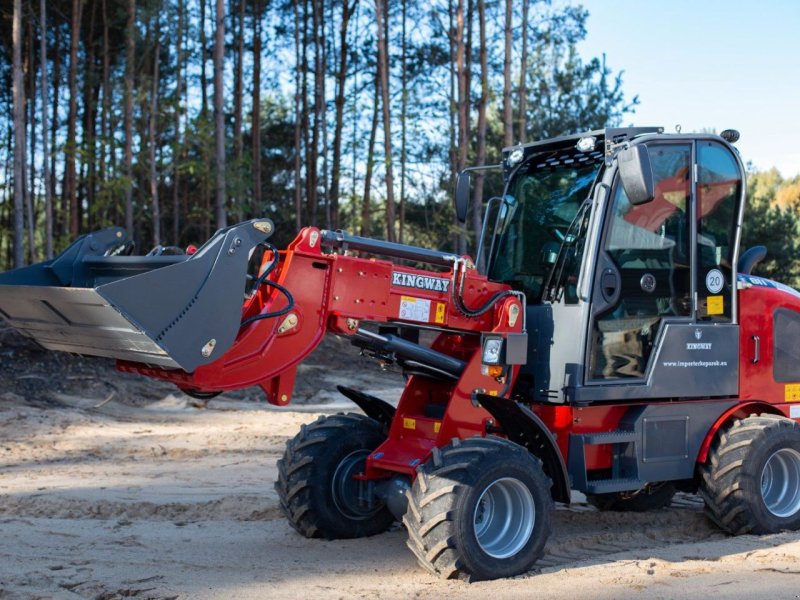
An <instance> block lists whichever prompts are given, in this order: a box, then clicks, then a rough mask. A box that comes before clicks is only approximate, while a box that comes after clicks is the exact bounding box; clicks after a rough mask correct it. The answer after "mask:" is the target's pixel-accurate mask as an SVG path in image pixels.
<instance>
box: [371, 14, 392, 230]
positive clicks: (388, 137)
mask: <svg viewBox="0 0 800 600" xmlns="http://www.w3.org/2000/svg"><path fill="white" fill-rule="evenodd" d="M384 9H385V4H384V0H375V20H376V21H377V27H378V74H379V76H380V84H381V107H382V109H383V145H384V163H385V168H386V234H387V238H388V240H389V241H390V242H394V241H395V240H396V236H395V230H394V225H395V223H394V221H395V216H394V178H393V176H392V113H391V107H390V105H389V58H388V49H387V40H386V35H385V33H384V20H385V19H386V18H387V14H386V12H385V10H384ZM386 24H387V25H388V22H387V23H386Z"/></svg>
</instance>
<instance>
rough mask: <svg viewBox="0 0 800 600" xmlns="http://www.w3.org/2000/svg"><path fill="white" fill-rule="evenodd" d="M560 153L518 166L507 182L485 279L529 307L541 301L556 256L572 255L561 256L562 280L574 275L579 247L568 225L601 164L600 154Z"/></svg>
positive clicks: (575, 229)
mask: <svg viewBox="0 0 800 600" xmlns="http://www.w3.org/2000/svg"><path fill="white" fill-rule="evenodd" d="M559 154H561V156H558V157H557V159H555V160H554V159H553V158H549V157H548V156H541V155H535V156H533V157H531V159H529V160H528V162H527V164H528V167H527V169H526V168H525V167H522V169H521V170H520V171H518V172H517V174H516V175H515V176H514V179H513V180H512V181H511V184H510V185H509V189H508V194H507V196H506V198H505V202H504V203H503V204H502V206H501V208H500V212H499V214H498V217H497V228H496V236H495V240H494V243H493V244H492V247H491V256H490V262H489V268H488V270H487V272H488V276H489V279H490V280H492V281H500V282H503V283H507V284H509V285H511V286H512V287H513V288H515V289H518V290H522V291H523V292H525V295H526V296H527V298H528V302H541V300H542V296H543V294H544V291H545V290H544V289H543V288H544V286H545V283H546V282H547V279H548V275H549V274H550V271H551V270H553V269H554V265H555V264H556V261H557V260H561V259H560V258H559V252H560V251H562V252H563V251H567V250H568V251H569V252H570V254H571V257H570V258H568V259H567V258H563V257H562V258H563V260H567V261H568V262H567V264H565V265H564V268H565V270H566V273H565V275H566V276H567V277H569V276H570V271H571V270H574V272H575V273H577V268H578V265H577V264H576V263H578V262H579V260H580V256H579V254H580V249H581V248H582V246H583V242H582V240H581V239H576V233H577V228H576V227H574V226H573V227H572V229H570V226H571V225H573V220H575V217H576V215H577V213H578V209H579V208H580V206H581V204H582V203H583V201H584V200H585V199H586V198H587V197H588V196H589V194H590V192H591V190H592V186H593V184H594V181H595V178H596V176H597V173H598V171H599V170H600V167H601V165H602V158H601V156H599V154H597V155H595V154H594V153H593V154H592V155H591V156H589V155H580V154H579V155H577V157H576V156H571V157H570V156H569V155H567V156H564V155H563V154H564V153H563V151H562V152H561V153H559ZM548 158H549V160H548ZM576 158H578V160H580V159H583V162H580V163H579V162H578V161H577V160H575V159H576ZM587 159H588V160H587ZM580 237H581V236H577V238H580ZM562 246H563V248H562ZM559 270H561V269H559ZM573 279H574V278H573Z"/></svg>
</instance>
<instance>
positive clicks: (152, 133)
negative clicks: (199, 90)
mask: <svg viewBox="0 0 800 600" xmlns="http://www.w3.org/2000/svg"><path fill="white" fill-rule="evenodd" d="M155 18H156V32H155V35H156V42H155V46H154V48H153V81H152V86H151V88H150V90H151V91H150V118H149V122H148V127H147V145H148V153H149V159H150V160H149V162H150V202H151V205H152V211H153V214H152V223H153V246H159V245H161V206H160V204H159V199H158V168H157V165H156V124H157V122H158V71H159V64H160V62H161V61H160V60H159V53H160V52H161V19H160V18H159V14H158V13H156V17H155Z"/></svg>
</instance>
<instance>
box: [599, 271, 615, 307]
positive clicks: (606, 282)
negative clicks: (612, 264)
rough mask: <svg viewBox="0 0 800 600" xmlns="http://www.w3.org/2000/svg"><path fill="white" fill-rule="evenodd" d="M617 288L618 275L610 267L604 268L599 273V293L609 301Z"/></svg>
mask: <svg viewBox="0 0 800 600" xmlns="http://www.w3.org/2000/svg"><path fill="white" fill-rule="evenodd" d="M618 289H619V275H617V273H615V272H614V271H612V270H611V269H606V270H605V271H603V274H602V275H600V293H601V294H602V295H603V299H604V300H605V301H606V302H611V301H612V300H613V299H614V296H616V295H617V290H618Z"/></svg>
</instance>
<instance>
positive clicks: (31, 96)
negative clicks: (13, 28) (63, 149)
mask: <svg viewBox="0 0 800 600" xmlns="http://www.w3.org/2000/svg"><path fill="white" fill-rule="evenodd" d="M27 29H28V51H27V58H26V63H27V68H26V72H27V76H28V83H29V84H30V87H29V88H28V99H27V102H28V107H29V108H30V114H29V116H28V118H29V119H30V123H29V126H30V131H29V132H28V134H27V135H28V143H29V144H30V161H29V162H28V161H26V164H25V167H26V168H27V169H29V172H28V173H27V175H28V179H29V181H30V183H29V184H28V189H27V190H25V192H26V193H25V212H26V214H27V222H28V260H29V261H30V263H31V264H33V263H35V262H36V238H35V236H34V228H35V223H36V211H35V210H34V195H35V193H36V76H35V74H34V66H33V65H34V63H35V62H36V61H35V60H34V53H33V20H31V19H28V27H27Z"/></svg>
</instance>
